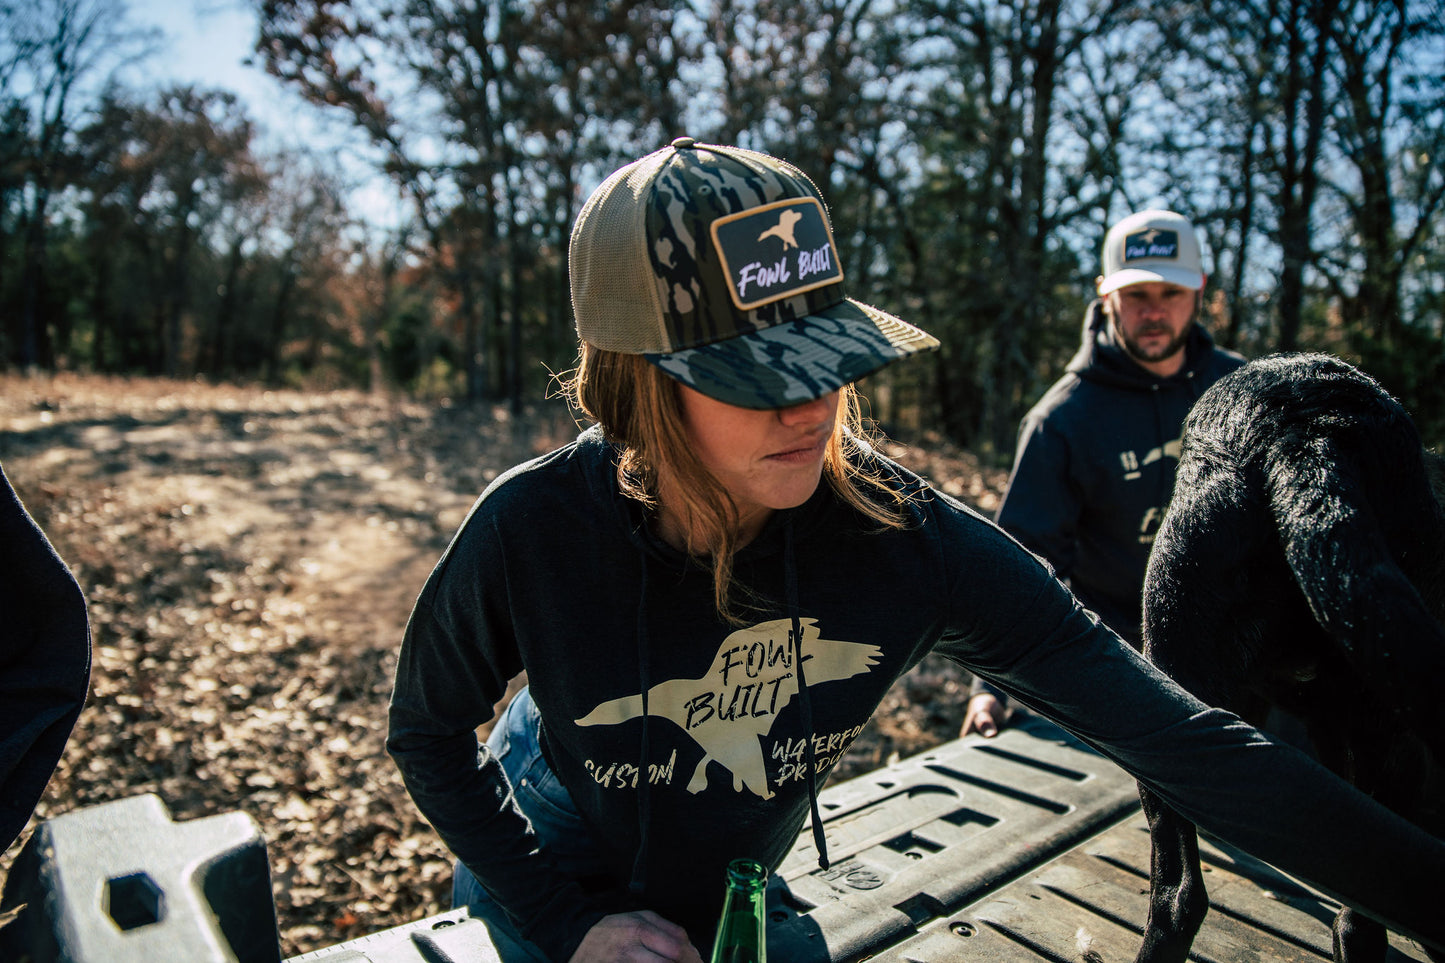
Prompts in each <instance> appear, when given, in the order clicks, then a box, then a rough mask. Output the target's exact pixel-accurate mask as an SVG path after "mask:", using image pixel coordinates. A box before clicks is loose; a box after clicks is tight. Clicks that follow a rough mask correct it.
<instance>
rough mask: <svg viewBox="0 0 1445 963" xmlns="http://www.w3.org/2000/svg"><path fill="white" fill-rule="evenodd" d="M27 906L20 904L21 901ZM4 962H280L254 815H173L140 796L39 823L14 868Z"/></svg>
mask: <svg viewBox="0 0 1445 963" xmlns="http://www.w3.org/2000/svg"><path fill="white" fill-rule="evenodd" d="M21 907H23V908H21ZM16 910H19V912H18V914H17V915H16V916H15V918H14V919H13V920H12V921H11V922H10V923H8V924H7V925H6V926H5V928H4V929H3V931H0V958H4V959H29V960H31V961H33V963H279V961H280V959H281V943H280V938H279V936H278V934H277V928H276V907H275V903H274V902H273V900H272V894H271V870H270V865H269V863H268V861H267V858H266V844H265V841H264V840H263V839H262V837H261V833H260V830H259V828H258V827H257V825H256V822H255V820H253V819H252V818H251V817H250V816H249V815H247V814H245V813H241V812H230V813H223V814H221V815H218V816H208V817H205V818H203V819H195V820H191V821H188V822H184V823H175V822H172V821H171V817H170V813H169V812H168V811H167V810H166V807H165V804H164V803H162V802H161V800H160V797H158V796H155V795H151V794H147V795H142V796H134V797H131V798H129V799H121V800H117V801H115V802H110V803H104V804H101V805H97V806H91V807H88V808H85V809H81V810H78V811H76V812H72V813H67V814H65V815H63V816H56V817H54V818H52V819H48V820H46V821H45V822H43V823H41V824H40V825H39V826H38V827H36V829H35V831H34V833H32V834H31V837H30V839H29V840H28V841H27V842H26V844H25V847H24V848H23V849H22V850H21V851H20V854H19V856H17V857H16V860H15V863H14V865H13V866H11V869H10V874H9V877H8V878H7V879H6V881H5V888H4V891H3V893H0V913H6V912H14V911H16Z"/></svg>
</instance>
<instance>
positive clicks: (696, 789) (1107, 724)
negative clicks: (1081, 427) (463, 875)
mask: <svg viewBox="0 0 1445 963" xmlns="http://www.w3.org/2000/svg"><path fill="white" fill-rule="evenodd" d="M854 457H855V458H856V459H857V461H858V463H859V464H860V466H861V467H862V468H863V469H865V470H868V471H872V472H875V473H877V474H878V475H879V476H880V477H882V478H883V480H884V481H885V482H886V484H887V485H888V487H889V488H891V489H893V490H896V491H903V492H907V493H910V494H911V497H910V499H909V500H908V501H907V502H906V503H905V505H904V510H905V513H906V515H907V522H908V524H907V527H905V528H903V529H901V530H889V531H879V530H878V526H877V523H875V522H872V521H870V520H868V519H865V518H864V517H862V515H861V514H860V513H858V512H857V511H856V510H855V509H853V508H851V507H849V506H848V505H846V504H845V503H843V502H842V501H841V500H840V499H838V498H837V497H836V496H835V495H834V494H833V493H832V491H831V490H830V489H829V488H828V486H826V485H823V486H820V488H819V490H818V492H817V493H815V495H814V496H813V497H812V499H810V500H809V501H808V502H807V503H805V504H804V505H802V506H800V507H798V508H796V509H792V510H789V511H781V512H777V513H775V514H774V516H773V517H772V518H771V520H770V522H769V524H768V526H767V527H766V528H765V530H764V531H763V532H762V533H761V534H760V535H759V536H758V537H757V538H756V539H755V540H754V541H753V542H752V543H751V544H749V545H748V546H747V547H746V548H744V549H743V551H742V552H741V553H740V554H739V555H738V558H737V560H736V567H735V575H736V577H737V579H738V580H739V581H740V582H741V584H742V585H744V586H746V587H747V589H748V590H750V593H751V595H750V602H751V605H752V610H751V611H749V612H748V614H747V617H746V619H745V624H743V625H742V626H735V625H730V624H728V623H726V622H724V621H722V620H720V619H719V617H718V615H717V614H716V611H715V608H714V603H713V596H712V580H711V575H710V573H709V572H708V570H707V568H706V567H705V566H703V565H700V564H698V563H697V562H696V561H694V560H691V559H689V558H687V557H685V556H684V555H682V554H681V553H679V552H677V551H675V550H673V549H672V548H670V547H669V546H667V545H666V544H665V543H663V542H662V541H660V540H659V539H657V538H656V537H655V536H654V535H653V534H652V533H651V531H650V529H649V526H648V520H647V517H646V515H645V513H644V511H643V510H642V508H641V507H640V506H639V505H638V503H637V502H635V501H634V500H632V499H630V498H627V497H626V496H624V495H623V494H622V493H621V492H620V491H619V488H618V483H617V475H616V472H617V458H618V451H617V450H616V449H615V448H614V447H613V446H612V445H611V444H609V443H608V442H607V441H606V440H604V438H603V437H602V435H601V433H600V432H599V431H597V430H596V429H592V430H589V431H587V432H585V433H583V434H582V436H581V437H580V438H578V440H577V441H575V442H574V443H572V444H570V445H567V446H565V447H563V448H561V449H559V450H557V451H555V452H552V453H551V454H548V455H545V456H542V457H541V458H539V459H536V460H534V461H531V462H529V463H527V464H524V465H521V466H519V467H518V468H516V469H513V470H512V471H511V472H509V473H507V474H505V475H503V476H502V477H500V478H498V479H497V480H496V482H494V483H493V484H492V485H491V486H490V487H489V488H488V490H487V491H486V492H484V493H483V495H482V497H481V498H480V499H479V500H478V502H477V504H476V505H475V506H474V508H473V510H472V512H471V514H470V515H469V516H468V518H467V520H466V521H465V522H464V523H463V525H462V528H461V530H460V531H459V532H458V533H457V535H456V536H455V538H454V539H453V541H452V543H451V545H450V546H449V547H448V549H447V550H446V552H445V554H444V555H443V557H442V558H441V560H440V561H439V563H438V564H437V566H436V568H435V570H434V571H433V572H432V574H431V576H430V578H429V579H428V581H427V583H426V585H425V587H424V588H423V590H422V592H421V594H420V596H419V597H418V599H417V603H416V606H415V609H414V611H413V613H412V616H411V619H410V622H409V623H408V626H407V630H406V635H405V638H404V640H403V643H402V648H401V653H400V657H399V659H398V665H397V675H396V684H395V689H394V692H393V696H392V703H391V710H390V727H391V728H390V734H389V737H388V741H387V746H388V749H389V751H390V752H391V754H392V756H393V758H394V759H395V760H396V763H397V765H398V767H399V768H400V770H401V773H402V776H403V778H404V780H405V783H406V786H407V789H408V791H409V792H410V793H411V795H412V797H413V799H414V800H415V802H416V804H417V806H418V808H419V809H420V810H421V812H422V813H423V815H425V816H426V818H427V819H428V820H429V821H430V822H431V824H432V825H433V826H434V827H435V829H436V830H437V832H438V833H439V834H440V835H441V837H442V839H443V840H444V841H445V842H446V844H447V846H448V847H449V848H450V849H451V850H452V852H453V853H455V854H456V855H457V857H458V858H459V859H461V860H462V861H463V862H464V863H465V864H466V865H467V867H468V868H469V869H471V870H472V872H474V873H475V874H476V876H477V878H478V880H479V881H480V882H481V884H482V885H483V886H484V887H485V888H486V889H487V890H488V891H489V893H491V895H492V896H493V898H494V899H495V900H496V901H497V902H498V903H499V904H500V905H501V906H502V907H503V908H504V909H505V910H506V911H507V912H508V913H509V914H510V915H511V916H512V918H513V919H514V920H515V921H516V922H517V924H518V927H519V929H520V930H521V932H522V933H523V934H524V935H525V936H526V937H527V938H528V939H530V940H532V941H533V942H534V943H536V944H537V945H538V946H539V947H541V948H542V949H543V951H544V952H545V953H546V955H547V957H548V958H549V959H554V960H559V961H562V960H567V959H568V958H569V957H570V956H571V954H572V953H573V952H574V951H575V949H576V948H577V945H578V944H579V943H580V941H581V940H582V938H583V936H584V935H585V933H586V932H587V929H588V928H589V927H590V926H592V925H593V924H594V923H595V922H597V921H598V920H599V919H601V917H602V916H603V915H605V914H607V913H612V912H618V911H620V910H627V909H642V908H648V909H652V910H654V911H656V912H657V913H659V914H660V915H662V916H663V917H665V918H667V919H671V920H673V921H674V922H677V923H679V924H681V925H683V926H685V927H686V928H687V929H688V931H689V933H690V934H691V936H692V939H693V942H694V944H695V945H696V946H699V947H701V948H703V949H704V950H705V949H706V948H707V947H708V946H709V945H710V934H711V932H712V929H713V927H714V926H715V923H716V914H717V913H718V911H719V909H720V908H721V898H722V886H723V878H724V876H723V871H724V867H725V865H726V863H727V861H728V860H730V859H732V858H735V857H739V856H748V857H752V858H754V859H757V860H760V861H761V862H763V863H764V864H766V865H767V866H769V867H771V868H776V867H777V866H778V865H779V864H780V863H781V861H782V860H783V858H784V856H785V855H787V853H788V852H789V851H790V849H791V847H792V846H793V844H794V842H795V840H796V838H797V837H798V835H799V832H800V830H802V828H803V827H804V825H805V822H806V820H807V819H808V816H809V812H810V808H811V807H810V802H811V800H810V791H809V787H810V783H811V786H812V787H813V788H814V789H816V788H817V787H818V786H821V784H822V783H823V781H824V780H825V779H826V777H827V774H828V772H829V770H831V768H832V767H833V765H834V764H835V763H836V762H837V761H838V759H839V758H840V757H841V756H842V755H843V753H844V752H845V751H846V750H847V748H848V746H849V744H850V743H851V742H852V740H853V739H854V738H855V737H856V736H857V734H858V733H859V731H860V730H861V729H862V727H863V726H864V725H865V724H866V723H867V722H868V719H869V717H870V716H871V714H872V712H873V710H874V709H875V708H876V707H877V705H878V703H879V702H880V701H881V700H882V698H883V696H884V694H885V693H886V692H887V691H888V688H889V687H890V686H891V685H892V684H893V682H894V681H895V680H897V679H898V677H899V676H901V675H902V674H903V673H905V672H907V671H908V670H909V669H910V668H912V667H913V666H914V665H916V664H917V663H918V662H919V661H920V660H921V659H922V658H923V657H924V655H925V654H927V653H928V652H930V651H938V652H941V653H943V654H945V655H947V656H949V657H951V658H953V659H955V660H957V661H958V662H960V663H961V664H963V665H964V666H966V667H967V668H969V669H970V670H971V671H974V672H976V673H977V674H980V675H983V676H985V677H987V678H989V679H991V680H992V681H993V682H995V683H996V684H997V685H999V686H1000V687H1001V688H1002V689H1003V690H1004V691H1006V692H1007V693H1008V695H1009V696H1011V697H1012V698H1016V699H1018V700H1019V701H1020V702H1022V703H1023V704H1025V705H1027V706H1029V707H1030V708H1032V709H1033V710H1035V711H1037V712H1039V713H1041V714H1042V715H1044V716H1046V717H1048V718H1051V719H1053V720H1055V721H1056V722H1058V723H1060V724H1061V725H1063V726H1064V727H1065V728H1067V729H1070V730H1071V731H1073V732H1074V733H1075V734H1077V735H1078V736H1079V737H1080V738H1081V739H1083V740H1085V741H1086V742H1088V743H1090V744H1092V745H1094V746H1096V747H1098V748H1099V749H1101V750H1102V751H1103V752H1104V753H1105V754H1106V755H1108V756H1109V757H1110V758H1112V759H1114V760H1115V761H1117V762H1119V763H1120V764H1121V765H1123V766H1124V768H1126V769H1127V770H1129V771H1130V772H1131V773H1133V774H1134V775H1136V776H1138V777H1140V778H1142V779H1145V780H1146V781H1148V782H1149V784H1150V785H1152V786H1155V787H1156V788H1157V789H1158V790H1159V792H1160V794H1161V795H1162V796H1163V797H1164V798H1165V799H1166V800H1167V801H1168V803H1169V804H1170V805H1172V806H1175V807H1177V808H1178V810H1179V811H1180V812H1182V813H1184V814H1185V815H1186V816H1187V817H1188V818H1190V819H1193V820H1196V821H1197V822H1198V823H1199V824H1200V825H1202V826H1203V827H1205V828H1206V829H1207V830H1209V831H1212V832H1216V833H1218V834H1219V835H1220V836H1222V837H1224V838H1226V839H1229V840H1231V841H1232V842H1235V843H1236V844H1237V845H1240V846H1243V847H1245V848H1246V849H1250V850H1252V851H1253V852H1255V854H1256V855H1258V856H1260V857H1261V858H1263V859H1266V860H1268V861H1270V862H1274V863H1276V864H1277V865H1280V866H1281V867H1282V868H1285V869H1287V870H1288V871H1291V872H1294V873H1297V874H1298V875H1300V876H1302V877H1303V878H1305V879H1307V880H1310V881H1312V882H1315V883H1316V884H1317V885H1320V886H1322V887H1324V888H1325V889H1326V890H1327V891H1332V892H1339V891H1341V890H1343V889H1348V890H1349V891H1350V893H1351V894H1352V895H1354V896H1355V897H1357V898H1359V899H1360V900H1363V901H1364V902H1365V903H1366V904H1367V905H1369V906H1371V907H1374V908H1376V909H1377V910H1380V911H1384V910H1388V915H1389V917H1390V918H1392V919H1397V920H1400V921H1403V924H1402V925H1407V926H1409V927H1413V928H1414V929H1415V930H1416V931H1417V932H1430V933H1433V934H1434V935H1435V936H1436V937H1437V938H1441V939H1445V917H1442V916H1441V915H1440V914H1439V912H1438V909H1439V905H1438V901H1437V900H1436V899H1435V898H1434V896H1433V894H1429V893H1427V890H1428V889H1429V887H1420V886H1412V885H1410V884H1409V883H1408V881H1409V880H1420V879H1426V878H1434V879H1441V878H1445V842H1441V841H1439V840H1435V839H1433V838H1431V837H1429V836H1428V835H1426V834H1425V833H1424V832H1422V831H1421V830H1419V829H1417V828H1415V827H1414V826H1412V825H1410V824H1409V823H1407V822H1405V821H1404V820H1401V819H1400V818H1399V817H1396V816H1394V815H1393V814H1391V813H1389V812H1388V811H1386V810H1384V809H1383V808H1381V807H1379V806H1377V805H1376V804H1375V803H1373V802H1371V801H1369V800H1368V799H1367V798H1366V797H1365V796H1363V795H1362V794H1360V793H1357V792H1355V791H1354V790H1353V789H1350V788H1349V787H1348V786H1346V784H1345V783H1343V782H1342V781H1340V780H1339V779H1337V778H1336V777H1335V776H1333V775H1331V774H1330V773H1328V772H1327V771H1326V770H1324V769H1322V768H1320V767H1319V766H1318V765H1316V764H1315V763H1314V762H1312V761H1311V760H1309V759H1308V758H1307V757H1306V756H1304V755H1303V754H1301V753H1299V752H1297V751H1296V750H1294V749H1291V748H1288V747H1283V746H1276V745H1274V744H1273V743H1271V742H1269V741H1267V740H1266V739H1265V738H1264V737H1263V736H1261V735H1260V734H1259V733H1257V732H1256V731H1255V730H1253V729H1252V728H1250V727H1248V726H1246V725H1244V724H1243V723H1241V722H1239V721H1238V720H1237V719H1235V718H1234V717H1233V716H1231V715H1229V714H1228V713H1225V712H1223V711H1221V710H1217V709H1210V708H1208V707H1206V706H1204V705H1203V704H1201V703H1199V702H1198V701H1197V700H1195V699H1193V698H1192V697H1191V696H1189V695H1188V694H1187V693H1185V692H1184V691H1183V690H1182V689H1180V688H1179V687H1178V686H1176V685H1174V684H1173V683H1172V682H1171V681H1170V680H1168V679H1166V678H1165V677H1164V676H1162V675H1160V674H1159V673H1158V672H1157V671H1156V670H1154V669H1153V668H1152V667H1151V666H1149V665H1148V664H1147V663H1146V662H1145V661H1144V660H1143V658H1142V656H1140V655H1138V654H1137V653H1136V652H1134V650H1133V649H1131V648H1129V647H1128V646H1127V645H1125V644H1124V643H1122V642H1121V641H1120V640H1119V638H1118V637H1117V636H1115V635H1114V634H1113V633H1112V632H1110V631H1109V630H1108V629H1107V628H1106V627H1104V626H1103V625H1102V624H1100V623H1099V622H1098V621H1097V620H1096V619H1095V618H1093V617H1092V616H1091V615H1090V614H1089V613H1087V612H1086V611H1084V610H1083V609H1082V608H1081V607H1080V606H1079V605H1078V603H1077V602H1076V601H1075V599H1074V597H1073V596H1072V595H1071V594H1070V593H1069V591H1068V590H1067V589H1066V588H1065V587H1064V586H1063V585H1061V584H1060V583H1059V582H1058V581H1057V580H1056V579H1055V578H1053V577H1052V575H1051V574H1050V572H1049V570H1048V568H1047V567H1046V566H1045V565H1043V564H1041V563H1040V562H1039V560H1038V559H1037V558H1035V557H1034V556H1033V555H1031V554H1030V553H1028V552H1027V551H1025V550H1023V549H1022V548H1021V547H1020V546H1019V545H1018V543H1017V542H1015V541H1014V540H1013V539H1012V538H1010V537H1009V536H1008V535H1006V534H1005V533H1004V532H1003V531H1002V530H1000V529H999V528H998V527H997V526H995V525H994V524H993V523H992V522H991V521H989V520H987V519H985V518H983V517H982V516H980V515H978V514H977V513H975V512H973V511H972V510H970V509H968V508H967V507H965V506H963V505H962V504H960V503H958V502H956V501H954V500H952V499H950V498H948V497H947V496H945V495H943V494H942V493H939V492H935V491H932V490H930V489H928V488H927V487H926V486H925V485H924V483H922V482H921V481H920V480H919V479H918V478H916V477H915V476H913V475H911V474H909V473H908V472H907V471H906V470H904V469H903V468H901V467H900V466H898V465H896V464H894V463H893V462H891V461H888V460H887V459H884V458H882V457H880V456H877V455H875V454H873V453H871V452H868V451H865V450H862V449H861V448H858V449H857V450H855V452H854ZM522 671H525V672H526V673H527V680H528V684H529V686H530V688H531V694H532V697H533V699H534V701H535V702H536V705H537V708H538V710H539V711H540V714H541V719H542V731H541V737H542V746H543V750H544V753H545V755H546V758H547V761H548V762H549V764H550V765H551V767H552V769H553V770H554V771H555V772H556V774H557V776H558V778H559V779H560V781H561V782H562V784H563V785H564V786H565V787H566V788H567V790H568V792H569V794H570V795H571V796H572V799H573V801H574V802H575V803H576V806H577V809H578V811H579V812H580V813H581V814H582V816H583V819H584V822H585V823H586V825H587V827H588V829H589V830H590V831H591V833H592V834H593V836H594V837H595V839H596V841H597V842H598V844H599V845H600V846H601V847H603V848H604V850H605V851H606V852H607V854H608V861H609V864H610V870H609V873H608V874H607V877H608V878H607V879H606V880H603V881H601V882H600V883H599V884H596V885H593V884H592V883H591V882H590V881H584V880H577V879H571V878H568V877H567V876H566V875H565V874H563V873H562V872H560V871H559V870H558V869H557V868H556V867H555V866H554V865H553V864H552V863H551V862H550V861H549V858H548V856H547V854H546V852H545V851H542V850H540V849H539V848H538V846H537V843H536V837H535V836H534V835H533V834H532V832H531V829H530V827H529V824H528V822H527V820H526V818H525V817H524V816H523V814H522V812H521V811H520V809H518V808H517V806H516V804H515V802H514V799H513V796H512V792H511V787H510V786H509V784H508V782H507V777H506V775H505V773H504V772H503V771H502V769H501V766H500V764H499V763H498V761H497V760H496V759H495V758H493V757H492V756H491V755H490V753H489V751H488V750H487V748H486V747H485V746H480V745H479V744H478V741H477V739H476V736H475V729H476V727H477V726H479V725H481V724H482V723H484V722H486V721H488V720H489V719H491V718H492V716H493V706H494V704H495V703H497V702H498V701H499V700H500V699H501V698H502V697H503V695H504V694H505V691H506V686H507V682H508V680H510V679H511V678H513V677H514V676H516V675H517V674H518V673H520V672H522ZM1365 827H1368V828H1365ZM815 839H816V837H815ZM1320 839H1329V840H1331V844H1330V845H1329V846H1320V845H1318V841H1319V840H1320ZM820 848H824V847H820Z"/></svg>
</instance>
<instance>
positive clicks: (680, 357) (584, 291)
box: [568, 137, 938, 408]
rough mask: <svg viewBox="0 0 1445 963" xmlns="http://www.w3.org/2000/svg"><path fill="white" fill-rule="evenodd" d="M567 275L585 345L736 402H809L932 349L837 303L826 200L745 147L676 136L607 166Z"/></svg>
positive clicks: (796, 174) (909, 329) (575, 239)
mask: <svg viewBox="0 0 1445 963" xmlns="http://www.w3.org/2000/svg"><path fill="white" fill-rule="evenodd" d="M568 267H569V270H570V275H571V284H572V309H573V313H574V314H575V315H576V318H577V334H578V336H579V337H581V338H582V340H583V341H586V342H587V343H588V344H590V345H593V346H594V347H598V348H603V349H605V350H609V351H618V352H621V353H624V354H640V355H643V356H645V357H646V358H647V360H648V361H650V362H652V363H653V364H655V365H657V366H658V367H659V368H661V369H662V370H663V371H665V372H666V373H667V374H669V375H671V376H672V377H673V378H676V379H677V380H678V381H680V382H682V383H683V384H685V385H687V386H688V387H691V388H694V389H696V390H697V391H700V392H702V393H703V394H705V395H708V396H709V397H711V398H715V399H717V400H718V401H722V402H725V403H727V404H730V405H736V406H738V407H743V408H785V407H788V406H789V405H796V404H800V403H802V402H805V401H811V400H813V399H814V398H820V397H822V396H823V395H826V394H827V393H829V392H830V391H835V390H837V389H838V388H841V387H842V386H843V385H845V384H848V383H850V382H853V381H857V380H858V379H859V378H862V377H864V376H865V375H868V374H871V373H873V372H875V371H877V370H878V369H880V368H882V367H883V366H884V365H887V364H890V363H891V362H893V361H896V360H898V359H899V358H903V357H906V356H908V355H910V354H914V353H917V352H920V351H926V350H929V349H932V348H936V347H937V346H938V340H937V339H936V338H934V337H932V336H931V335H929V334H926V333H924V332H923V331H921V330H919V329H918V328H915V327H914V326H913V325H911V324H907V323H905V322H903V321H900V320H899V319H898V318H895V317H893V316H892V315H890V314H886V313H884V312H882V311H879V310H878V309H877V308H872V307H869V306H868V305H865V304H861V303H859V302H857V301H854V300H852V299H850V298H847V297H845V296H844V294H843V271H842V267H841V266H840V265H839V263H838V251H837V248H836V247H835V245H834V243H833V232H832V227H831V226H830V225H829V222H828V212H827V210H826V209H825V208H824V206H823V198H822V195H821V194H819V192H818V189H817V188H816V187H815V186H813V182H812V181H810V180H809V179H808V177H807V176H806V175H805V174H803V173H802V172H801V171H799V170H798V169H797V168H796V167H793V166H792V165H791V164H788V163H786V162H784V161H781V160H778V159H777V158H775V157H770V156H768V155H767V154H761V153H758V152H756V151H750V150H743V149H741V148H737V147H719V146H716V145H712V144H699V143H697V142H695V141H694V140H693V139H692V138H690V137H679V138H678V139H677V140H674V141H673V142H672V144H671V145H670V146H668V147H664V148H663V149H661V150H659V151H655V152H653V153H651V154H648V155H647V156H646V157H643V158H642V159H641V160H637V161H634V162H633V163H631V164H628V165H627V166H625V167H623V168H621V169H619V170H617V171H615V172H614V173H613V174H612V175H611V176H610V177H608V178H607V180H606V181H604V182H603V183H602V185H601V186H600V187H598V188H597V190H596V191H594V192H593V193H592V196H591V197H590V198H588V199H587V203H586V204H585V205H583V207H582V211H581V213H580V214H579V215H578V216H577V223H576V225H575V226H574V227H573V229H572V242H571V246H570V248H569V251H568Z"/></svg>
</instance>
